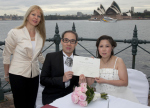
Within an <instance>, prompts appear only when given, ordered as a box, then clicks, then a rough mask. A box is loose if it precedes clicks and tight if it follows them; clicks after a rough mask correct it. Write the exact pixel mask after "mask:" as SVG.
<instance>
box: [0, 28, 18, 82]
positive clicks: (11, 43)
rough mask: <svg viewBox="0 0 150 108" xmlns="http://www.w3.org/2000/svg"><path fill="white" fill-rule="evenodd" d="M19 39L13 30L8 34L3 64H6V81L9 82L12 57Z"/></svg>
mask: <svg viewBox="0 0 150 108" xmlns="http://www.w3.org/2000/svg"><path fill="white" fill-rule="evenodd" d="M17 40H18V39H17V37H16V35H15V33H14V31H13V29H12V30H10V31H9V32H8V36H7V38H6V39H5V47H4V50H3V64H4V72H5V74H4V78H5V80H6V81H9V66H10V57H11V54H13V52H14V50H15V48H16V45H17Z"/></svg>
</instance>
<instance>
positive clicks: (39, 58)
mask: <svg viewBox="0 0 150 108" xmlns="http://www.w3.org/2000/svg"><path fill="white" fill-rule="evenodd" d="M38 60H39V62H40V63H42V64H43V63H44V61H45V57H44V56H43V55H42V52H40V55H39V56H38Z"/></svg>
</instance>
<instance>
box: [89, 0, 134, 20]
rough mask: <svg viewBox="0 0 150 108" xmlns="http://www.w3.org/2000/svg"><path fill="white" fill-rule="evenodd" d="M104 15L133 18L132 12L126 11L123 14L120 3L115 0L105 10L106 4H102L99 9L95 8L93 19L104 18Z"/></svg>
mask: <svg viewBox="0 0 150 108" xmlns="http://www.w3.org/2000/svg"><path fill="white" fill-rule="evenodd" d="M104 16H108V17H111V18H115V19H131V13H129V12H125V13H124V14H122V13H121V9H120V7H119V5H118V4H117V3H116V2H115V1H113V2H112V4H111V6H110V7H108V9H107V10H105V8H104V6H103V5H102V4H100V7H99V8H97V10H94V12H93V15H92V16H91V20H100V19H103V18H104Z"/></svg>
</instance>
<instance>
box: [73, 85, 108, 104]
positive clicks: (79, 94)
mask: <svg viewBox="0 0 150 108" xmlns="http://www.w3.org/2000/svg"><path fill="white" fill-rule="evenodd" d="M98 98H103V99H107V98H108V96H107V94H106V93H101V94H100V93H99V94H95V93H94V90H93V88H90V87H89V86H88V85H87V83H81V84H80V87H75V90H74V91H73V93H72V95H71V99H72V102H73V103H75V104H79V105H81V106H87V105H88V104H89V103H90V102H91V101H92V100H93V101H95V100H96V99H98Z"/></svg>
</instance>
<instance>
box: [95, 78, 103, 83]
mask: <svg viewBox="0 0 150 108" xmlns="http://www.w3.org/2000/svg"><path fill="white" fill-rule="evenodd" d="M95 81H96V82H97V83H104V82H105V79H103V78H99V77H96V78H95Z"/></svg>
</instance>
